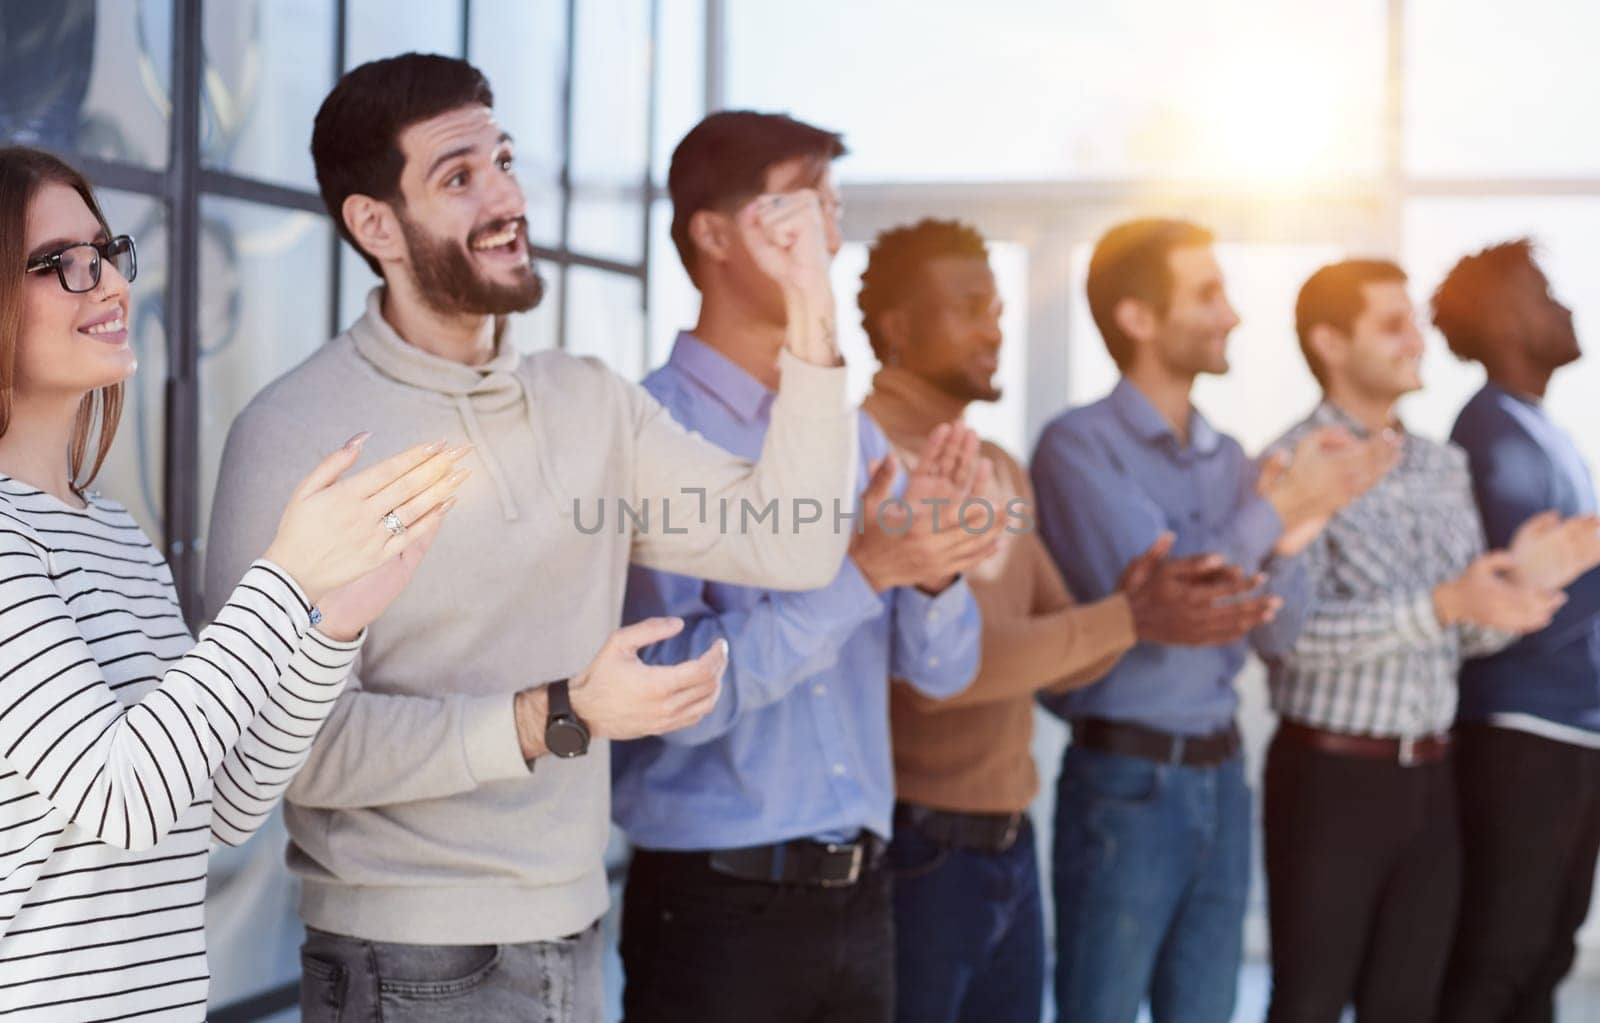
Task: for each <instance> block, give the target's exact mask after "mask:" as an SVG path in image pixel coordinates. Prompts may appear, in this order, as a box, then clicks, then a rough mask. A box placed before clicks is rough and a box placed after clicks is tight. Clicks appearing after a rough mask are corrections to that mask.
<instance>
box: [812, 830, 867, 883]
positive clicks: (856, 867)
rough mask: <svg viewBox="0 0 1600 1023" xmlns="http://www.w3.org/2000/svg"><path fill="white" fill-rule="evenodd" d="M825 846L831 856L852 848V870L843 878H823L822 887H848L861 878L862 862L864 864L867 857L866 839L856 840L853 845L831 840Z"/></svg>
mask: <svg viewBox="0 0 1600 1023" xmlns="http://www.w3.org/2000/svg"><path fill="white" fill-rule="evenodd" d="M825 848H826V849H827V850H828V855H830V856H833V855H837V854H838V853H842V852H844V851H845V850H846V849H849V850H850V872H849V873H848V874H847V875H845V876H844V877H843V878H831V877H825V878H822V880H821V881H820V882H819V884H820V885H821V886H822V887H824V888H847V887H849V886H850V885H853V884H855V883H856V882H857V881H859V880H861V864H862V861H863V860H864V859H865V858H866V850H867V843H866V842H864V841H863V842H855V843H853V844H851V845H847V846H846V845H840V844H838V843H837V842H829V843H828V844H827V846H826V847H825Z"/></svg>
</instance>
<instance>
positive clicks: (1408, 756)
mask: <svg viewBox="0 0 1600 1023" xmlns="http://www.w3.org/2000/svg"><path fill="white" fill-rule="evenodd" d="M1416 762H1417V740H1416V739H1415V738H1413V737H1412V736H1409V735H1405V736H1401V738H1400V766H1401V767H1411V766H1413V765H1415V764H1416Z"/></svg>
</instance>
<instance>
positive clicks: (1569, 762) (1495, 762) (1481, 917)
mask: <svg viewBox="0 0 1600 1023" xmlns="http://www.w3.org/2000/svg"><path fill="white" fill-rule="evenodd" d="M1460 736H1461V745H1460V749H1459V756H1458V758H1457V771H1458V773H1459V778H1460V788H1461V815H1462V836H1463V842H1464V851H1465V864H1466V884H1465V888H1464V890H1463V895H1462V902H1461V928H1460V932H1459V934H1458V935H1457V938H1456V947H1455V953H1454V955H1453V956H1452V959H1451V963H1450V973H1449V979H1448V981H1447V983H1446V989H1445V995H1444V1000H1443V1007H1442V1009H1441V1011H1440V1014H1439V1019H1440V1020H1441V1021H1442V1023H1475V1021H1479V1020H1482V1021H1484V1023H1512V1021H1515V1023H1534V1021H1548V1020H1553V1019H1554V1018H1555V991H1556V987H1557V986H1558V985H1559V984H1560V983H1561V979H1562V978H1563V977H1565V976H1566V975H1567V971H1568V970H1569V969H1571V967H1572V960H1573V957H1574V955H1575V954H1576V946H1575V935H1576V934H1577V931H1578V928H1579V927H1580V926H1581V925H1582V924H1583V918H1584V916H1585V915H1586V914H1587V913H1588V911H1589V895H1590V891H1591V889H1592V887H1593V884H1594V871H1595V857H1596V853H1597V852H1600V750H1593V749H1587V748H1584V747H1582V746H1574V745H1571V744H1568V743H1564V742H1556V741H1554V740H1551V739H1545V738H1541V737H1539V736H1537V735H1529V734H1528V733H1526V732H1518V731H1514V730H1512V729H1508V728H1494V727H1491V726H1488V725H1469V726H1466V727H1463V728H1462V729H1461V730H1460Z"/></svg>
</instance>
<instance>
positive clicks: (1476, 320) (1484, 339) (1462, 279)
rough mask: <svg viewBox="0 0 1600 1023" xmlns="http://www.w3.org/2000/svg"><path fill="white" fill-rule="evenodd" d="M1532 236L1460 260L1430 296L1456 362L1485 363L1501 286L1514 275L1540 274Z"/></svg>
mask: <svg viewBox="0 0 1600 1023" xmlns="http://www.w3.org/2000/svg"><path fill="white" fill-rule="evenodd" d="M1533 252H1534V244H1533V240H1532V239H1531V238H1517V239H1515V240H1513V241H1509V242H1501V243H1500V244H1498V245H1491V246H1489V247H1488V248H1486V249H1484V250H1483V251H1482V252H1477V253H1474V254H1473V255H1470V256H1462V257H1461V260H1460V262H1458V263H1456V265H1455V266H1453V267H1451V268H1450V272H1449V273H1448V274H1446V275H1445V278H1444V280H1443V281H1441V282H1440V283H1439V287H1438V288H1437V289H1436V290H1435V291H1434V293H1433V303H1432V304H1433V325H1434V326H1435V327H1438V328H1439V333H1441V334H1443V335H1444V339H1445V343H1446V344H1448V345H1449V346H1450V350H1451V351H1452V352H1454V353H1455V354H1456V357H1457V358H1460V359H1466V360H1469V361H1473V362H1481V361H1483V357H1484V355H1485V353H1487V351H1488V350H1489V347H1490V346H1491V345H1493V344H1494V343H1495V341H1496V340H1497V339H1496V338H1495V337H1493V336H1491V333H1492V332H1491V331H1490V330H1489V329H1488V323H1489V322H1490V321H1491V320H1492V319H1493V317H1492V316H1491V315H1490V311H1491V309H1493V308H1494V307H1495V306H1497V305H1499V304H1500V303H1502V302H1504V301H1505V297H1504V290H1503V289H1504V287H1505V284H1506V282H1507V281H1508V280H1510V279H1511V278H1512V277H1513V276H1514V275H1515V274H1516V273H1517V272H1518V271H1522V270H1534V271H1536V272H1542V271H1539V264H1537V263H1535V262H1534V260H1533Z"/></svg>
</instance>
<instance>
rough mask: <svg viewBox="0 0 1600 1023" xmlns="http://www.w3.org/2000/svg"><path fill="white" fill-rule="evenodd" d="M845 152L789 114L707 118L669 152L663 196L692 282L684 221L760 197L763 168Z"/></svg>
mask: <svg viewBox="0 0 1600 1023" xmlns="http://www.w3.org/2000/svg"><path fill="white" fill-rule="evenodd" d="M844 154H845V148H844V138H843V136H841V135H840V134H839V133H838V132H832V131H827V130H826V129H823V128H818V127H816V126H814V125H810V124H806V123H805V122H804V121H797V120H795V119H794V118H792V117H790V116H789V115H788V114H762V113H757V112H755V111H753V110H721V111H718V112H717V113H714V114H710V115H708V116H706V117H705V118H704V119H703V120H701V122H700V123H699V124H697V125H695V126H694V127H693V128H691V129H689V134H687V135H685V136H684V137H683V140H682V141H680V142H679V143H678V148H676V149H674V150H673V151H672V166H671V168H670V169H668V171H667V192H668V194H670V195H671V196H672V244H674V245H676V246H677V247H678V258H679V259H681V260H683V268H684V269H685V270H687V271H688V272H689V279H690V280H696V278H695V272H694V264H695V251H694V242H692V241H691V240H690V238H689V220H690V218H692V217H693V216H694V215H695V214H696V213H698V212H700V211H701V210H705V209H711V208H713V207H716V206H720V205H723V204H725V203H729V202H735V201H739V200H742V199H746V198H750V197H752V196H756V195H760V194H761V190H762V189H763V188H765V187H766V180H767V170H768V168H770V167H771V166H772V165H773V164H777V163H782V162H783V161H785V160H792V159H794V158H795V157H797V156H799V157H815V158H817V159H819V160H836V159H838V158H839V157H841V156H843V155H844Z"/></svg>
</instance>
